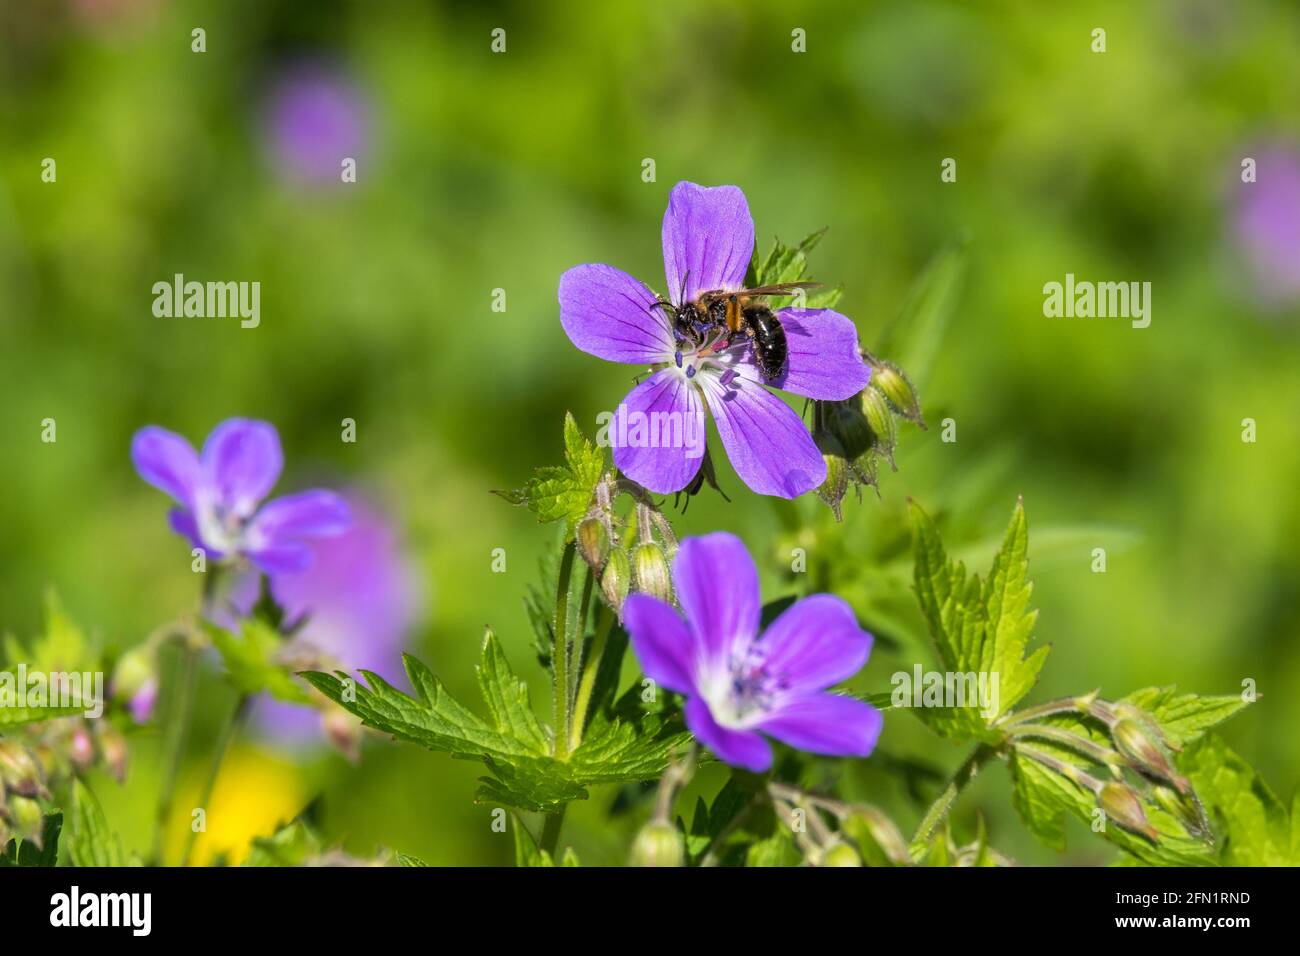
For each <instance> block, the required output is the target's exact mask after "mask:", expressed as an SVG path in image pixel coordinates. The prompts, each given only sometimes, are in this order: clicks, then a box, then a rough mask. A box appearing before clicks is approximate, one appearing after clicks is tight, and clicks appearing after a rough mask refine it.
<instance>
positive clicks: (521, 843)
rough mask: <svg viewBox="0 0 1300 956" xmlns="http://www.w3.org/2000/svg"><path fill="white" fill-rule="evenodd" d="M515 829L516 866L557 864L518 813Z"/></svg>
mask: <svg viewBox="0 0 1300 956" xmlns="http://www.w3.org/2000/svg"><path fill="white" fill-rule="evenodd" d="M513 829H514V832H515V866H555V861H554V860H553V859H551V854H549V853H547V852H546V851H545V850H543V849H541V848H540V847H539V846H538V845H537V841H536V840H534V839H533V835H532V834H531V833H529V832H528V827H526V826H524V821H523V820H521V819H520V818H519V816H518V815H517V814H516V815H515V818H514V827H513ZM566 865H567V864H566Z"/></svg>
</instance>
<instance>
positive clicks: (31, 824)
mask: <svg viewBox="0 0 1300 956" xmlns="http://www.w3.org/2000/svg"><path fill="white" fill-rule="evenodd" d="M9 823H10V824H11V825H12V827H13V831H14V836H16V837H18V839H20V840H25V841H29V842H31V843H35V844H36V848H37V849H41V848H42V847H43V846H44V844H45V833H44V830H45V817H44V814H42V813H41V805H40V804H39V803H37V802H36V801H35V800H32V799H31V798H30V797H19V796H11V797H10V798H9Z"/></svg>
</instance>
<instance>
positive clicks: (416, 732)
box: [303, 644, 690, 813]
mask: <svg viewBox="0 0 1300 956" xmlns="http://www.w3.org/2000/svg"><path fill="white" fill-rule="evenodd" d="M484 651H485V656H486V657H487V658H488V659H492V658H494V657H495V655H496V654H497V653H499V648H496V649H494V648H492V647H490V646H488V645H487V644H485V648H484ZM404 661H405V664H406V672H407V676H408V678H409V679H410V681H411V685H412V686H413V687H414V688H415V690H416V696H415V697H411V696H409V695H407V694H404V693H402V692H401V691H399V690H398V689H397V688H395V687H393V686H392V685H391V684H389V683H388V682H387V681H385V680H384V679H383V678H382V677H380V676H379V675H377V674H373V673H371V672H369V671H362V672H361V673H362V675H363V676H364V678H365V681H366V684H367V685H369V686H365V685H361V684H357V683H355V682H353V683H346V682H347V681H348V678H347V676H346V675H344V674H321V673H317V672H308V673H305V674H304V675H303V677H304V678H305V679H306V680H307V681H309V682H310V683H311V684H312V686H314V687H316V688H317V689H318V690H319V691H320V692H321V693H323V694H324V695H325V696H326V697H328V698H330V699H331V700H333V701H335V702H336V703H338V704H339V705H340V706H342V707H343V708H344V709H345V710H348V711H349V712H351V713H353V714H355V715H356V716H358V717H360V718H361V720H362V723H364V724H365V725H366V726H368V727H373V728H375V729H377V730H380V731H383V732H385V733H388V734H391V735H392V736H394V737H396V738H397V739H399V740H405V741H409V742H411V743H416V744H420V745H421V746H423V747H426V748H427V749H429V750H435V751H440V752H443V753H449V754H451V755H452V756H456V757H466V758H476V759H479V760H482V761H483V762H484V763H485V764H486V765H487V766H488V769H489V770H491V772H492V776H490V777H484V778H481V780H480V783H481V786H480V787H479V790H478V792H477V794H476V799H477V800H478V801H479V802H480V803H489V804H492V803H495V804H500V805H503V806H510V807H518V808H521V809H525V810H534V811H537V812H544V813H549V812H551V811H553V810H556V809H558V808H559V807H560V806H563V805H564V804H565V803H568V802H570V801H572V800H584V799H586V798H587V796H588V792H587V787H588V786H590V785H593V784H601V783H627V782H636V781H642V780H653V779H656V778H658V777H659V776H660V775H661V774H662V773H663V771H664V769H665V768H666V767H667V766H668V760H669V758H670V756H671V755H672V754H673V752H674V751H675V750H677V749H678V748H680V747H681V746H682V745H684V744H685V742H686V741H687V740H689V739H690V735H689V733H687V732H686V730H685V729H684V728H683V727H682V726H681V721H680V718H679V717H677V716H673V717H671V718H665V717H663V716H662V715H658V714H645V715H643V716H641V717H639V718H637V719H629V718H628V717H627V716H625V715H620V714H619V713H617V712H616V710H611V711H610V712H602V713H599V714H597V715H596V716H594V717H593V719H592V722H591V724H590V726H589V727H588V729H587V733H586V735H585V736H584V738H583V740H582V743H581V744H580V745H579V746H578V747H577V748H576V749H575V750H574V751H573V752H572V753H571V754H569V756H568V759H567V760H563V761H561V760H557V759H556V758H554V757H552V756H550V755H548V754H547V753H546V751H545V746H544V745H541V746H539V740H540V741H542V742H544V741H549V739H550V731H549V729H547V728H545V726H544V725H542V724H541V723H540V722H536V728H535V729H529V728H528V724H529V722H528V720H527V715H526V713H525V712H523V711H522V710H516V709H515V706H514V705H513V704H511V705H505V704H502V703H500V701H498V704H497V706H507V710H508V711H509V713H510V715H511V716H509V717H508V719H507V720H506V721H505V722H504V723H496V720H497V717H496V715H495V710H494V716H493V721H494V722H493V723H489V722H488V721H485V720H483V719H481V718H479V717H478V716H476V715H475V714H474V713H472V712H471V711H470V710H468V709H467V708H465V707H464V706H462V705H461V704H460V703H459V702H458V701H456V700H455V698H453V697H452V696H451V694H449V693H448V692H447V689H446V688H445V687H444V686H443V685H442V682H441V681H439V680H438V679H437V678H436V677H435V676H434V675H433V673H432V672H431V671H430V670H429V669H428V668H427V667H426V666H425V665H424V664H422V663H421V662H420V661H418V660H416V659H415V658H414V657H411V656H410V655H405V657H404ZM488 671H489V672H490V673H499V674H504V675H506V676H505V677H504V678H503V681H504V682H503V683H502V684H501V685H500V687H504V688H506V690H505V691H504V693H503V696H502V697H501V700H505V699H507V698H510V696H511V695H512V694H513V695H517V694H518V690H517V687H516V689H515V690H510V689H509V688H510V687H511V686H512V682H513V681H514V680H515V678H514V676H513V673H512V672H511V671H510V670H509V666H508V664H506V662H505V661H504V657H502V659H501V661H500V663H499V667H498V664H489V665H488ZM496 693H497V688H495V685H494V690H493V694H494V695H495V694H496ZM349 697H350V698H351V699H349ZM513 699H514V700H515V701H516V702H517V703H518V702H519V700H520V699H519V698H518V697H517V696H515V697H514V698H513ZM524 703H526V700H524ZM533 720H534V721H536V718H535V717H534V718H533ZM521 726H522V727H524V728H525V729H524V731H523V732H524V734H525V738H524V739H521V738H520V737H519V736H516V732H517V730H518V728H519V727H521ZM539 734H540V737H539Z"/></svg>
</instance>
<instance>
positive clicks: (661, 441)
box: [609, 367, 706, 495]
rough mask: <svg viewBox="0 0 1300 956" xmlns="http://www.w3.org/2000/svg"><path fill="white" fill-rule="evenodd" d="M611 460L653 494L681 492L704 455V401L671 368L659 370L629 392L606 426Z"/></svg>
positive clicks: (680, 375) (697, 469) (679, 374)
mask: <svg viewBox="0 0 1300 956" xmlns="http://www.w3.org/2000/svg"><path fill="white" fill-rule="evenodd" d="M609 442H610V446H611V447H612V448H613V451H614V464H615V465H617V466H618V469H619V471H621V472H623V474H625V475H627V476H628V477H629V478H631V479H632V480H633V481H635V482H636V483H637V484H639V485H641V486H643V487H645V488H647V489H648V490H650V491H653V492H654V493H655V494H657V495H666V494H670V493H672V492H674V491H681V490H682V489H683V488H685V487H686V486H687V485H688V484H690V483H691V479H692V478H694V477H695V473H696V472H697V471H699V470H700V463H701V462H702V461H703V460H704V449H705V443H706V436H705V418H704V403H703V402H702V401H701V400H700V393H699V389H697V388H696V387H695V386H694V385H693V384H692V380H690V379H688V378H686V376H685V375H683V374H682V372H681V370H680V369H677V368H675V367H672V368H665V369H660V370H659V371H658V372H655V374H654V375H652V376H650V377H649V378H648V379H646V380H645V381H644V382H642V383H641V384H640V385H638V386H637V387H636V388H634V389H632V391H630V392H628V394H627V397H626V398H624V399H623V403H622V404H621V405H620V406H619V408H618V411H617V412H616V413H615V415H614V420H613V421H612V422H611V423H610V425H609Z"/></svg>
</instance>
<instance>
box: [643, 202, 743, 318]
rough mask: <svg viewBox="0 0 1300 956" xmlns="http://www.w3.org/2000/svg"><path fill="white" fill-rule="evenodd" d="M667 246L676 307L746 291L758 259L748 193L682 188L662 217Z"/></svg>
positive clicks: (668, 274) (671, 295)
mask: <svg viewBox="0 0 1300 956" xmlns="http://www.w3.org/2000/svg"><path fill="white" fill-rule="evenodd" d="M663 245H664V274H665V276H666V277H667V279H668V296H669V298H671V299H672V300H673V301H674V302H682V301H684V300H687V299H694V298H695V297H696V296H697V295H698V294H699V293H701V292H708V291H711V290H713V289H739V288H741V287H743V286H744V284H745V272H746V270H747V269H748V268H749V260H750V259H752V258H753V257H754V219H753V217H752V216H750V214H749V203H748V202H747V201H746V200H745V194H744V193H743V192H741V190H740V187H739V186H714V187H712V188H709V187H706V186H699V185H696V184H695V183H686V182H682V183H678V184H677V185H676V186H674V187H673V191H672V195H670V196H669V197H668V209H667V211H666V212H665V213H664V227H663ZM683 289H684V290H685V293H684V294H683V291H682V290H683Z"/></svg>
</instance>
